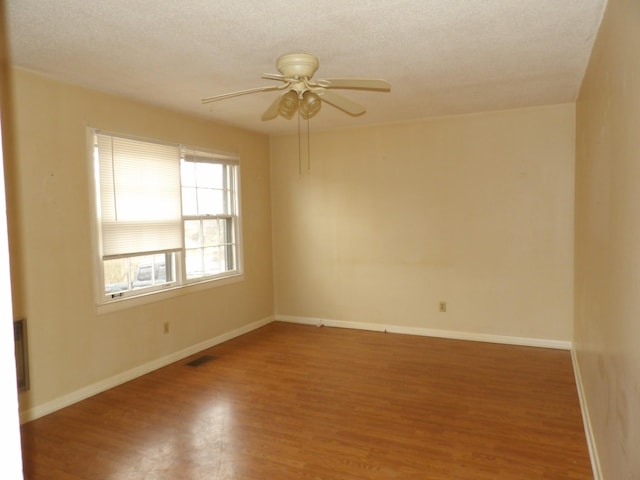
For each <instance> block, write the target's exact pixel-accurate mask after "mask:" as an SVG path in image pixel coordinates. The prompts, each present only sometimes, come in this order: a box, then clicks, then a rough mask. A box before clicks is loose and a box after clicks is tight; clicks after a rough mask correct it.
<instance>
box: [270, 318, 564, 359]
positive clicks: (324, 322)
mask: <svg viewBox="0 0 640 480" xmlns="http://www.w3.org/2000/svg"><path fill="white" fill-rule="evenodd" d="M274 318H275V320H277V321H282V322H289V323H301V324H304V325H316V326H327V327H338V328H352V329H356V330H371V331H374V332H389V333H403V334H407V335H420V336H423V337H438V338H449V339H453V340H469V341H473V342H488V343H504V344H508V345H520V346H525V347H542V348H555V349H558V350H571V342H569V341H564V340H549V339H544V338H528V337H510V336H506V335H490V334H486V333H472V332H458V331H454V330H437V329H432V328H421V327H406V326H402V325H383V324H379V323H365V322H347V321H343V320H329V319H325V318H313V317H297V316H292V315H280V314H276V315H275V316H274Z"/></svg>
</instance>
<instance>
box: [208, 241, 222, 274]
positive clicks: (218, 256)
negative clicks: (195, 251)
mask: <svg viewBox="0 0 640 480" xmlns="http://www.w3.org/2000/svg"><path fill="white" fill-rule="evenodd" d="M203 257H204V270H205V274H206V275H214V274H216V273H221V272H224V271H226V270H227V269H226V262H225V256H224V247H207V248H204V253H203Z"/></svg>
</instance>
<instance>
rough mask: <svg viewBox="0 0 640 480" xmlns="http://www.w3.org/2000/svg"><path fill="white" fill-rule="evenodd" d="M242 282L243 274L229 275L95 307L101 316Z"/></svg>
mask: <svg viewBox="0 0 640 480" xmlns="http://www.w3.org/2000/svg"><path fill="white" fill-rule="evenodd" d="M243 280H244V274H242V273H238V274H233V275H229V276H228V277H222V278H215V279H211V280H204V281H202V282H197V283H190V284H187V285H180V286H177V287H172V288H167V289H166V290H160V291H154V292H149V293H143V294H141V295H137V296H135V297H126V298H120V299H117V300H112V301H109V302H105V303H99V304H97V305H96V309H97V314H98V315H102V314H106V313H111V312H115V311H118V310H124V309H127V308H132V307H138V306H140V305H148V304H150V303H154V302H159V301H161V300H167V299H169V298H174V297H180V296H182V295H187V294H189V293H194V292H199V291H202V290H207V289H210V288H216V287H221V286H223V285H229V284H232V283H238V282H241V281H243Z"/></svg>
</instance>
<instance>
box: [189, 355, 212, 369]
mask: <svg viewBox="0 0 640 480" xmlns="http://www.w3.org/2000/svg"><path fill="white" fill-rule="evenodd" d="M215 358H216V357H214V356H213V355H203V356H201V357H198V358H196V359H195V360H191V361H190V362H189V363H187V365H189V366H190V367H199V366H200V365H202V364H204V363H208V362H210V361H211V360H213V359H215Z"/></svg>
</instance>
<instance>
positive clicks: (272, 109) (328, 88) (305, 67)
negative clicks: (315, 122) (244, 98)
mask: <svg viewBox="0 0 640 480" xmlns="http://www.w3.org/2000/svg"><path fill="white" fill-rule="evenodd" d="M319 66H320V62H319V61H318V59H317V58H316V57H315V56H314V55H310V54H307V53H289V54H286V55H281V56H280V57H278V59H277V60H276V68H277V69H278V71H279V72H280V73H265V74H263V75H262V78H264V79H267V80H276V81H279V82H282V84H281V85H273V86H265V87H257V88H250V89H248V90H240V91H237V92H231V93H224V94H222V95H215V96H213V97H208V98H204V99H202V103H211V102H217V101H218V100H224V99H227V98H232V97H237V96H240V95H247V94H250V93H258V92H270V91H275V90H281V91H283V93H282V94H280V95H279V96H278V97H277V98H276V99H275V100H274V101H273V103H272V104H271V105H270V106H269V108H267V110H266V111H265V112H264V113H263V114H262V120H273V119H274V118H276V117H277V116H278V115H281V116H282V117H284V118H286V119H288V120H290V119H291V118H292V117H293V115H294V114H295V113H296V111H299V112H300V116H301V117H302V118H304V119H305V120H307V119H309V118H311V117H313V116H314V115H316V114H317V113H318V112H319V111H320V107H321V105H322V102H326V103H328V104H329V105H332V106H334V107H336V108H338V109H340V110H342V111H343V112H345V113H348V114H349V115H352V116H354V117H355V116H359V115H362V114H363V113H365V111H366V108H365V107H364V106H362V105H360V104H359V103H357V102H354V101H353V100H351V99H349V98H347V97H345V96H343V95H340V94H338V93H335V92H333V91H332V90H333V89H349V90H368V91H374V92H388V91H390V90H391V85H390V84H389V82H387V81H386V80H381V79H371V78H326V79H321V80H315V81H313V80H311V78H312V77H313V74H314V73H315V72H316V70H318V67H319Z"/></svg>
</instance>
